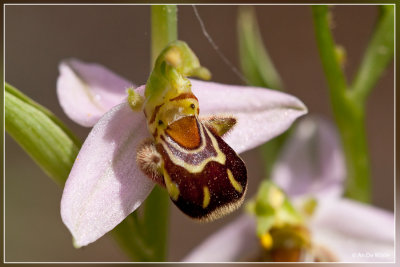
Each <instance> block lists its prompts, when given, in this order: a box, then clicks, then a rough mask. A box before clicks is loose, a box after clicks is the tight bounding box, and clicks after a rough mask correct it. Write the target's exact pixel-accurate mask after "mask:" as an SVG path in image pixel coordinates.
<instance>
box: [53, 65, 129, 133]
mask: <svg viewBox="0 0 400 267" xmlns="http://www.w3.org/2000/svg"><path fill="white" fill-rule="evenodd" d="M59 71H60V75H59V77H58V80H57V95H58V100H59V101H60V104H61V107H62V108H63V110H64V112H65V113H66V114H67V115H68V117H70V119H72V120H73V121H75V122H76V123H78V124H80V125H82V126H86V127H91V126H93V125H94V124H95V123H96V122H97V121H98V120H99V119H100V117H101V116H103V115H104V113H106V112H107V111H108V110H109V109H111V108H112V107H114V106H115V105H117V104H119V103H121V102H122V100H123V99H124V98H125V97H126V95H127V94H126V89H127V88H128V87H131V86H132V83H131V82H129V81H127V80H125V79H124V78H122V77H120V76H118V75H116V74H115V73H113V72H112V71H110V70H108V69H107V68H105V67H103V66H101V65H98V64H88V63H84V62H82V61H79V60H76V59H70V60H65V61H63V62H62V63H61V64H60V65H59Z"/></svg>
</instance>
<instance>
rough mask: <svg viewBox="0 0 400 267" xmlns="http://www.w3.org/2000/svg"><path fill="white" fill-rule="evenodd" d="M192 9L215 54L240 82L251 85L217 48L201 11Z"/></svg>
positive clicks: (194, 7)
mask: <svg viewBox="0 0 400 267" xmlns="http://www.w3.org/2000/svg"><path fill="white" fill-rule="evenodd" d="M192 7H193V11H194V14H195V15H196V18H197V20H198V21H199V23H200V27H201V30H202V32H203V35H204V36H205V37H206V38H207V40H208V42H209V43H210V44H211V46H212V47H213V48H214V50H215V52H217V54H218V56H219V57H220V58H221V59H222V60H223V61H224V63H225V64H226V65H227V66H228V67H229V68H230V69H231V70H232V71H233V73H235V74H236V76H238V77H239V79H240V80H242V81H243V82H244V83H246V84H249V81H248V80H247V79H246V77H244V75H243V74H242V73H241V72H240V71H239V70H238V69H237V68H236V67H235V66H234V65H233V64H232V62H230V61H229V59H228V58H227V57H226V56H225V55H224V54H223V53H222V52H221V50H219V47H218V46H217V44H216V43H215V42H214V40H213V39H212V38H211V36H210V34H208V32H207V30H206V27H205V25H204V22H203V20H202V19H201V17H200V14H199V11H198V10H197V8H196V6H194V5H192Z"/></svg>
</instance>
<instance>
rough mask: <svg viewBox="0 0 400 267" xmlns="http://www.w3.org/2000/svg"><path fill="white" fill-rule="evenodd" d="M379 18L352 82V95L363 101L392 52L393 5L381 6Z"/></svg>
mask: <svg viewBox="0 0 400 267" xmlns="http://www.w3.org/2000/svg"><path fill="white" fill-rule="evenodd" d="M380 16H381V17H380V19H379V21H378V23H377V25H376V28H375V32H374V34H373V36H372V38H371V41H370V43H369V45H368V47H367V50H366V52H365V54H364V58H363V60H362V62H361V65H360V68H359V70H358V72H357V75H356V77H355V79H354V81H353V84H352V89H353V90H352V95H353V97H354V98H355V99H356V101H358V102H360V103H364V102H365V100H366V98H367V96H368V94H369V92H370V91H371V90H372V88H373V87H374V86H375V84H376V82H377V81H378V79H379V77H380V76H381V75H382V72H383V71H384V70H385V68H386V66H387V65H388V64H389V62H391V60H392V58H393V53H394V6H393V5H385V6H381V15H380Z"/></svg>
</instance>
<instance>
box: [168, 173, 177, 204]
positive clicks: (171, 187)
mask: <svg viewBox="0 0 400 267" xmlns="http://www.w3.org/2000/svg"><path fill="white" fill-rule="evenodd" d="M164 182H165V186H166V187H167V191H168V194H169V196H170V197H171V198H172V199H173V200H174V201H177V200H178V197H179V188H178V185H177V184H176V183H174V182H172V181H171V177H169V175H168V173H167V172H166V171H164Z"/></svg>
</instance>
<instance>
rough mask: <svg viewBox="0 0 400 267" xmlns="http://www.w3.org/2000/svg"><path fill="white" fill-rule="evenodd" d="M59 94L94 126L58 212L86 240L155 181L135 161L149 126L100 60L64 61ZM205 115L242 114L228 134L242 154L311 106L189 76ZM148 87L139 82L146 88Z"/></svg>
mask: <svg viewBox="0 0 400 267" xmlns="http://www.w3.org/2000/svg"><path fill="white" fill-rule="evenodd" d="M59 68H60V76H59V78H58V82H57V94H58V97H59V101H60V104H61V106H62V108H63V109H64V111H65V113H66V114H67V115H68V116H69V117H70V118H71V119H72V120H74V121H75V122H77V123H79V124H81V125H82V126H93V125H94V127H93V129H92V131H91V132H90V134H89V136H88V137H87V139H86V141H85V143H84V144H83V146H82V148H81V151H80V152H79V155H78V157H77V159H76V161H75V163H74V166H73V168H72V170H71V173H70V175H69V178H68V180H67V182H66V184H65V188H64V192H63V196H62V201H61V216H62V219H63V222H64V223H65V224H66V226H67V227H68V229H69V230H70V231H71V233H72V235H73V237H74V240H75V244H76V245H77V246H85V245H87V244H89V243H91V242H94V241H95V240H97V239H98V238H100V237H101V236H103V235H104V234H105V233H107V232H108V231H110V230H111V229H113V228H114V227H115V226H116V225H118V224H119V223H120V222H121V221H122V220H123V219H124V218H125V217H126V216H128V215H129V214H130V213H131V212H133V211H134V210H135V209H136V208H138V207H139V206H140V205H141V203H142V202H143V201H144V200H145V199H146V197H147V196H148V194H149V193H150V191H151V190H152V188H153V186H154V184H153V182H152V181H151V180H150V179H148V178H147V177H146V176H145V175H144V174H143V173H142V172H141V171H140V170H139V168H138V166H137V165H136V151H137V146H138V145H139V144H140V143H141V142H142V141H143V140H144V139H146V138H148V137H150V134H149V133H148V130H147V126H146V120H145V117H144V114H143V112H142V111H137V112H135V111H133V110H132V109H131V108H130V106H129V104H128V102H127V100H126V96H127V93H126V90H127V88H128V87H130V86H131V85H132V84H131V83H130V82H129V81H127V80H125V79H123V78H121V77H119V76H118V75H116V74H114V73H112V72H111V71H109V70H107V69H106V68H104V67H102V66H100V65H97V64H86V63H83V62H80V61H78V60H68V61H64V62H62V63H61V64H60V67H59ZM191 83H192V91H193V93H194V94H195V95H196V96H197V98H198V100H199V103H200V115H201V116H206V115H215V114H220V113H225V114H231V115H233V116H234V117H235V118H236V119H237V124H236V126H235V127H234V129H233V130H232V131H231V132H230V133H229V134H228V135H227V136H226V137H224V140H225V141H226V142H227V144H228V145H230V146H231V147H232V148H233V149H234V150H235V151H236V152H237V153H241V152H244V151H246V150H249V149H251V148H254V147H256V146H258V145H260V144H262V143H265V142H266V141H268V140H270V139H271V138H273V137H275V136H277V135H279V134H281V133H282V132H284V131H285V130H286V129H288V128H289V127H290V125H291V124H292V123H293V121H294V120H295V119H296V118H298V117H299V116H301V115H303V114H305V113H306V112H307V109H306V107H305V106H304V104H303V103H302V102H301V101H300V100H298V99H297V98H295V97H293V96H290V95H288V94H285V93H281V92H277V91H273V90H267V89H262V88H255V87H246V86H233V85H223V84H218V83H212V82H202V81H197V80H191ZM144 88H145V86H140V87H138V88H136V91H137V92H138V93H140V94H141V95H143V93H144Z"/></svg>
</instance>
